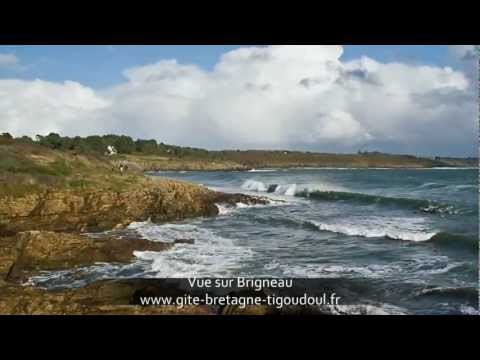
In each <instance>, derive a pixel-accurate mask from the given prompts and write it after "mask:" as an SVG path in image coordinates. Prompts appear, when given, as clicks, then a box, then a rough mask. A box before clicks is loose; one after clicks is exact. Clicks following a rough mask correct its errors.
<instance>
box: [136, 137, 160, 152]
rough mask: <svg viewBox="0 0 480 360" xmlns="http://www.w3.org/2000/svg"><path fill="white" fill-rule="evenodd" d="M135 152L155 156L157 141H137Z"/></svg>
mask: <svg viewBox="0 0 480 360" xmlns="http://www.w3.org/2000/svg"><path fill="white" fill-rule="evenodd" d="M135 151H137V152H140V153H143V154H155V153H157V152H158V145H157V141H156V140H142V139H138V140H137V141H135Z"/></svg>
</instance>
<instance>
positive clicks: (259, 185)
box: [242, 180, 268, 192]
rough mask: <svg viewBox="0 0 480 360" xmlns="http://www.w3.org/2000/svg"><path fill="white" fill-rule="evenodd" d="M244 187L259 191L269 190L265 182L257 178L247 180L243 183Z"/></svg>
mask: <svg viewBox="0 0 480 360" xmlns="http://www.w3.org/2000/svg"><path fill="white" fill-rule="evenodd" d="M242 189H245V190H249V191H258V192H266V191H267V190H268V189H267V187H266V186H265V184H264V183H263V182H261V181H256V180H246V181H245V182H244V183H243V185H242Z"/></svg>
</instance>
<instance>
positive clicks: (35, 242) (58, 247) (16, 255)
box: [0, 231, 172, 280]
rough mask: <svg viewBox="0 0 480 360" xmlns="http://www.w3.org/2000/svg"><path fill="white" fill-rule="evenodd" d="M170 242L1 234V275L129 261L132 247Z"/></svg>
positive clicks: (157, 248) (36, 233) (43, 233)
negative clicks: (3, 236)
mask: <svg viewBox="0 0 480 360" xmlns="http://www.w3.org/2000/svg"><path fill="white" fill-rule="evenodd" d="M171 246H172V244H168V243H161V242H150V241H148V240H145V239H141V238H133V237H113V236H110V237H102V238H100V239H94V238H91V237H87V236H82V235H75V234H66V233H56V232H50V231H27V232H21V233H18V234H17V235H16V236H14V237H7V238H0V249H1V250H0V262H1V265H0V275H2V277H3V278H5V279H7V280H17V279H19V278H22V277H24V276H25V275H26V274H28V273H29V272H31V271H37V270H54V269H68V268H74V267H78V266H87V265H92V264H94V263H96V262H129V261H131V260H132V259H133V251H134V250H138V251H162V250H166V249H169V248H170V247H171Z"/></svg>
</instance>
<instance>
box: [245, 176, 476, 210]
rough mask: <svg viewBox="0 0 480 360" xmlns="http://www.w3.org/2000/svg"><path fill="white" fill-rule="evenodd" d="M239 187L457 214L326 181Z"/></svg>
mask: <svg viewBox="0 0 480 360" xmlns="http://www.w3.org/2000/svg"><path fill="white" fill-rule="evenodd" d="M427 184H428V185H429V186H433V184H435V183H427ZM427 184H424V185H427ZM458 186H464V185H458ZM465 186H467V185H465ZM468 186H469V185H468ZM242 189H244V190H249V191H256V192H267V193H273V194H278V195H285V196H297V197H302V198H306V199H312V200H320V201H342V202H350V203H356V204H362V205H384V206H397V207H402V208H408V209H412V210H417V211H421V212H424V213H428V214H440V215H455V214H459V213H460V210H459V209H456V208H455V207H454V206H452V205H449V204H444V203H440V202H436V201H431V200H423V199H414V198H403V197H389V196H382V195H372V194H365V193H356V192H349V191H346V189H344V188H342V187H339V186H335V185H331V184H327V183H321V184H305V185H299V184H286V185H279V184H271V185H265V184H264V183H263V182H261V181H257V180H246V181H245V182H244V183H243V185H242Z"/></svg>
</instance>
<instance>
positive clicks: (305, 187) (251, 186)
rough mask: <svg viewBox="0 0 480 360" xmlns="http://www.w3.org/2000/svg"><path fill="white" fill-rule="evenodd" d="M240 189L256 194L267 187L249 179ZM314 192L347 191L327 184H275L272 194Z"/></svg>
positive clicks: (293, 194)
mask: <svg viewBox="0 0 480 360" xmlns="http://www.w3.org/2000/svg"><path fill="white" fill-rule="evenodd" d="M241 187H242V189H244V190H249V191H256V192H267V191H268V188H269V186H268V185H266V184H265V183H263V182H261V181H258V180H253V179H249V180H246V181H245V182H244V183H243V184H242V186H241ZM315 191H347V189H345V188H344V187H342V186H339V185H333V184H330V183H328V182H321V183H314V184H277V186H276V188H275V191H274V192H273V193H274V194H277V195H285V196H295V195H296V194H298V193H300V192H307V193H310V192H315Z"/></svg>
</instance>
